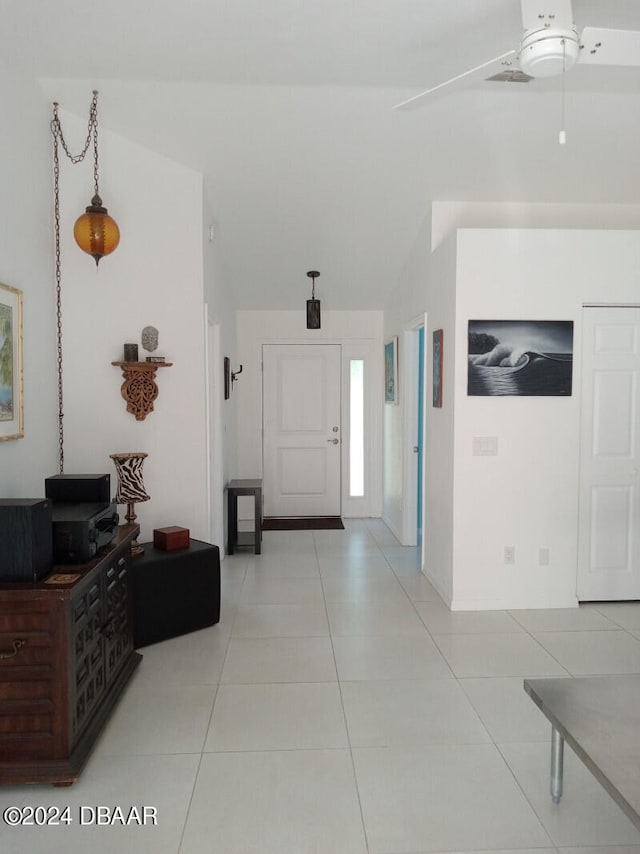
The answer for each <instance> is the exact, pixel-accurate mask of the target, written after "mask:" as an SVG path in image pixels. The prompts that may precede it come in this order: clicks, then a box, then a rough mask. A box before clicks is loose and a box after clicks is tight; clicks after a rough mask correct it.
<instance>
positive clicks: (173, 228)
mask: <svg viewBox="0 0 640 854" xmlns="http://www.w3.org/2000/svg"><path fill="white" fill-rule="evenodd" d="M62 106H64V105H62ZM61 121H62V125H63V130H64V132H65V136H66V137H67V141H68V143H69V146H70V147H71V148H72V150H77V149H78V148H79V147H80V145H81V142H82V140H83V139H84V135H86V119H84V118H83V119H77V118H76V117H74V116H71V115H69V114H66V113H62V112H61ZM83 126H84V128H85V130H84V133H83ZM74 141H75V144H74ZM61 173H62V174H61V179H60V180H61V194H62V199H61V212H62V216H61V219H62V229H63V234H64V243H63V342H64V377H65V380H64V389H65V417H64V422H65V472H66V473H74V472H96V471H97V472H103V471H104V472H109V473H110V474H111V476H112V487H113V491H114V492H115V484H116V482H117V480H116V476H115V468H114V466H113V463H112V461H111V460H110V459H109V455H110V454H111V453H115V452H126V451H144V452H146V453H148V455H149V456H148V459H147V460H146V461H145V464H144V482H145V486H146V488H147V492H148V493H149V495H150V496H151V500H150V501H149V502H147V503H144V504H139V505H138V508H137V510H138V522H139V523H140V525H141V529H142V530H141V539H142V540H143V541H145V540H148V539H150V538H151V536H152V530H153V528H156V527H162V526H166V525H183V526H185V527H187V528H189V529H190V530H191V534H192V536H194V537H195V538H198V539H207V536H208V534H209V530H210V525H209V520H208V518H207V502H208V471H207V431H206V412H205V410H206V405H205V393H206V388H205V320H204V299H203V248H202V247H203V244H202V238H203V223H202V216H203V200H202V177H201V175H200V174H198V173H196V172H193V171H192V170H190V169H187V168H185V167H183V166H181V165H179V164H177V163H175V162H173V161H170V160H168V159H167V158H164V157H161V156H159V155H157V154H154V153H153V152H151V151H149V150H146V149H144V148H142V147H140V146H137V145H135V144H132V143H130V142H128V141H127V140H124V139H123V138H121V137H118V136H116V135H114V134H112V133H109V132H108V131H106V130H104V129H103V128H102V127H101V129H100V175H101V179H100V191H101V195H102V199H103V202H104V204H105V206H106V207H107V208H108V209H109V213H110V214H111V215H112V216H113V217H114V218H115V219H116V221H117V222H118V224H119V226H120V231H121V242H120V246H119V247H118V249H117V250H116V251H115V252H114V253H113V254H112V255H110V256H108V257H106V258H103V259H102V261H101V262H100V266H99V269H98V270H97V271H96V268H95V264H94V262H93V260H92V259H91V258H90V256H88V255H85V254H84V253H83V252H81V251H80V250H79V249H78V248H77V246H76V245H75V242H74V241H73V236H72V230H73V222H74V221H75V218H76V217H77V216H78V215H79V213H81V212H82V210H83V209H84V207H85V206H86V205H87V204H88V203H89V199H90V196H91V195H92V173H91V161H90V159H89V158H87V161H86V162H85V163H83V164H81V165H77V166H72V165H71V164H70V163H69V162H68V161H66V160H65V162H64V163H63V164H62V169H61ZM51 322H52V323H53V319H52V318H51ZM147 325H152V326H155V327H157V328H158V330H159V332H160V343H159V347H158V350H157V351H156V354H159V355H164V356H166V358H167V360H168V361H171V362H173V367H168V368H163V369H159V370H158V375H157V383H158V387H159V396H158V398H157V400H156V402H155V408H154V411H153V412H152V413H150V414H149V415H148V416H147V418H146V419H145V420H144V421H136V420H135V418H134V416H133V415H131V414H130V413H128V412H127V411H126V408H125V403H124V401H123V399H122V397H121V395H120V386H121V384H122V381H123V380H122V376H121V372H120V369H119V368H117V367H113V366H112V365H111V362H112V361H117V360H121V359H122V358H123V345H124V343H125V342H134V343H135V342H138V343H140V332H141V330H142V329H143V327H145V326H147ZM145 356H146V353H145V352H144V351H143V350H142V348H140V358H141V359H144V357H145ZM53 473H54V472H53V471H50V472H47V474H53ZM119 509H120V513H121V517H123V516H124V512H125V508H124V507H121V508H119Z"/></svg>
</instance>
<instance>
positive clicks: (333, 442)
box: [327, 439, 340, 445]
mask: <svg viewBox="0 0 640 854" xmlns="http://www.w3.org/2000/svg"><path fill="white" fill-rule="evenodd" d="M327 442H331V444H332V445H338V444H339V443H340V439H327Z"/></svg>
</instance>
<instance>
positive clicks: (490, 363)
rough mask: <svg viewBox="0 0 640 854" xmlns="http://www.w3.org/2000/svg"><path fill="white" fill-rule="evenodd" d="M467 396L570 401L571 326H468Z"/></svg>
mask: <svg viewBox="0 0 640 854" xmlns="http://www.w3.org/2000/svg"><path fill="white" fill-rule="evenodd" d="M468 363H469V364H468V378H467V394H469V395H475V396H489V395H491V396H493V395H503V396H505V395H519V396H524V395H529V396H549V397H557V396H569V395H571V390H572V374H573V321H570V320H537V321H536V320H533V321H532V320H486V321H484V320H470V321H469V345H468Z"/></svg>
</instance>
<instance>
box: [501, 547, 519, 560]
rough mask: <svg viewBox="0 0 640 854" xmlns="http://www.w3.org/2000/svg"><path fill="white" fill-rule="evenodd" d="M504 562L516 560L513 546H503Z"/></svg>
mask: <svg viewBox="0 0 640 854" xmlns="http://www.w3.org/2000/svg"><path fill="white" fill-rule="evenodd" d="M504 562H505V563H515V562H516V549H515V546H505V547H504Z"/></svg>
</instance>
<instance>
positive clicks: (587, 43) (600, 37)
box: [580, 27, 640, 65]
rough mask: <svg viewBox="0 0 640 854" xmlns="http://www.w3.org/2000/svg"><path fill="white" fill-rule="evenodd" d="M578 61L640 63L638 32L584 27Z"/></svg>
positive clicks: (639, 36) (618, 63)
mask: <svg viewBox="0 0 640 854" xmlns="http://www.w3.org/2000/svg"><path fill="white" fill-rule="evenodd" d="M580 44H581V45H583V48H582V50H581V51H580V62H581V63H585V64H589V65H640V32H639V31H638V30H606V29H603V28H602V27H585V28H584V30H583V31H582V36H581V39H580Z"/></svg>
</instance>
